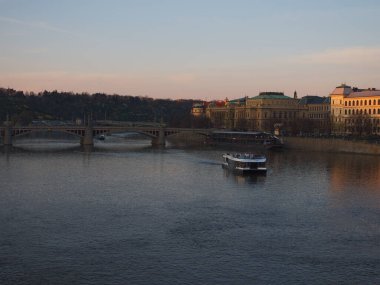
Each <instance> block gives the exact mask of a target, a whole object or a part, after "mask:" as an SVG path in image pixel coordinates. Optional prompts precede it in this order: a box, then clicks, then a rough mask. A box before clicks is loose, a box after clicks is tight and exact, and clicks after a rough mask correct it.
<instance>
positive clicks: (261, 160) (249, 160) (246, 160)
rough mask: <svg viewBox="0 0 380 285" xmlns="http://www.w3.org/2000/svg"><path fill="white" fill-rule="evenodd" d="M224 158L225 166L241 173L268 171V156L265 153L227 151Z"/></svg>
mask: <svg viewBox="0 0 380 285" xmlns="http://www.w3.org/2000/svg"><path fill="white" fill-rule="evenodd" d="M223 159H224V161H223V165H222V166H223V168H225V169H229V170H232V171H233V172H236V173H239V174H248V173H266V171H267V168H266V166H265V163H266V161H267V158H266V157H265V155H258V154H253V153H235V154H230V153H226V154H223Z"/></svg>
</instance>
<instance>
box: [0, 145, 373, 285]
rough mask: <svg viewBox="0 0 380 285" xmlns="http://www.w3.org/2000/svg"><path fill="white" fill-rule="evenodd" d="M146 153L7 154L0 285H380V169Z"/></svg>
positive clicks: (336, 157)
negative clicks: (240, 165) (245, 165)
mask: <svg viewBox="0 0 380 285" xmlns="http://www.w3.org/2000/svg"><path fill="white" fill-rule="evenodd" d="M149 144H150V142H149V141H144V140H141V141H140V140H135V141H128V140H126V141H125V142H124V141H123V142H122V143H120V142H103V143H100V142H99V143H97V144H96V146H95V148H94V150H93V151H86V150H83V149H81V148H79V147H77V146H76V144H73V143H58V142H46V143H42V144H39V143H28V142H27V141H26V142H23V143H20V144H16V146H15V147H14V148H13V149H11V150H8V149H5V148H4V147H3V148H1V149H0V182H1V184H0V257H1V259H0V284H165V285H166V284H380V159H379V158H380V157H379V156H369V155H357V154H355V155H352V154H331V153H329V154H327V153H321V152H295V151H290V150H289V151H281V152H268V153H267V157H268V163H267V167H268V169H269V170H268V173H267V175H266V176H236V175H233V174H231V173H229V172H228V171H226V170H223V169H222V167H221V161H222V160H221V155H222V153H223V152H224V151H228V149H212V148H206V149H204V148H203V149H202V148H177V147H173V146H168V147H167V148H166V149H164V150H157V149H152V148H151V147H150V146H149Z"/></svg>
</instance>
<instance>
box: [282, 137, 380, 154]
mask: <svg viewBox="0 0 380 285" xmlns="http://www.w3.org/2000/svg"><path fill="white" fill-rule="evenodd" d="M283 140H284V143H285V148H287V149H292V150H301V151H317V152H341V153H359V154H375V155H380V144H374V143H368V142H365V141H354V140H345V139H335V138H310V137H285V138H283Z"/></svg>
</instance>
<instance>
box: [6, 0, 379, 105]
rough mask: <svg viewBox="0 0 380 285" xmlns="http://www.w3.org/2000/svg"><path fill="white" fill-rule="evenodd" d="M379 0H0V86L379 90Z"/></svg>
mask: <svg viewBox="0 0 380 285" xmlns="http://www.w3.org/2000/svg"><path fill="white" fill-rule="evenodd" d="M379 15H380V1H379V0H361V1H357V0H341V1H339V0H319V1H308V0H267V1H263V0H33V1H31V0H0V39H1V40H0V87H5V88H7V87H10V88H14V89H18V90H24V91H35V92H38V91H43V90H58V91H74V92H90V93H93V92H105V93H108V94H113V93H117V94H120V95H134V96H148V97H153V98H172V99H177V98H189V99H204V100H212V99H224V98H225V97H228V98H229V99H234V98H239V97H242V96H245V95H247V96H250V97H253V96H256V95H257V94H258V93H259V92H260V91H283V92H285V94H287V95H290V96H291V95H293V92H294V90H297V92H298V94H299V95H300V96H304V95H307V94H313V95H319V96H327V95H328V94H329V92H331V91H332V90H333V89H334V87H335V86H337V85H339V84H341V83H347V84H349V85H354V86H358V87H362V88H367V87H377V88H380V28H379V27H380V22H379V19H380V18H379Z"/></svg>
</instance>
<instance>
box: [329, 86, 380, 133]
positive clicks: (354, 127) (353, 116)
mask: <svg viewBox="0 0 380 285" xmlns="http://www.w3.org/2000/svg"><path fill="white" fill-rule="evenodd" d="M330 98H331V122H332V133H333V134H353V135H359V136H360V135H371V134H377V135H378V134H380V90H377V89H375V88H368V89H359V88H356V87H354V88H351V87H350V86H347V85H345V84H342V85H340V86H338V87H336V88H335V89H334V90H333V92H332V93H331V94H330Z"/></svg>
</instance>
